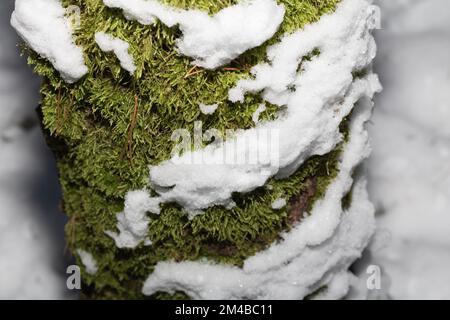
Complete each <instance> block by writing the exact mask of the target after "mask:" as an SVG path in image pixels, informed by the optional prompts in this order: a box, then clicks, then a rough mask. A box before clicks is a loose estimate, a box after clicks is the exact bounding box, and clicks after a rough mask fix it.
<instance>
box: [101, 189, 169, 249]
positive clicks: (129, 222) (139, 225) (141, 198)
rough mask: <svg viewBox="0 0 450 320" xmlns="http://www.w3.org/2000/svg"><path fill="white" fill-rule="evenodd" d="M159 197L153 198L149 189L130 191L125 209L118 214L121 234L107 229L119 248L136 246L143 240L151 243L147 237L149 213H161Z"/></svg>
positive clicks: (118, 226)
mask: <svg viewBox="0 0 450 320" xmlns="http://www.w3.org/2000/svg"><path fill="white" fill-rule="evenodd" d="M160 210H161V209H160V208H159V199H157V198H151V197H150V196H149V193H148V191H147V190H136V191H132V192H128V193H127V195H126V198H125V208H124V211H123V212H121V213H119V214H118V215H117V220H118V223H117V228H118V229H119V234H117V233H115V232H112V231H106V234H107V235H109V236H110V237H111V238H113V239H114V241H115V242H116V246H117V247H119V248H134V247H136V246H137V245H138V244H139V243H141V242H142V241H144V242H145V244H146V245H150V244H151V241H150V239H147V228H148V224H149V222H150V219H149V218H148V217H147V213H148V212H151V213H154V214H159V213H160Z"/></svg>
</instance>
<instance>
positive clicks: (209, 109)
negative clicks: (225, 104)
mask: <svg viewBox="0 0 450 320" xmlns="http://www.w3.org/2000/svg"><path fill="white" fill-rule="evenodd" d="M218 107H219V105H218V104H217V103H215V104H203V103H200V104H199V108H200V111H201V112H202V113H203V114H213V113H214V112H216V110H217V108H218Z"/></svg>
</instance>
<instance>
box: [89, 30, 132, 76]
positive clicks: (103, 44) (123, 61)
mask: <svg viewBox="0 0 450 320" xmlns="http://www.w3.org/2000/svg"><path fill="white" fill-rule="evenodd" d="M95 42H96V43H97V44H98V46H99V47H100V49H101V50H102V51H103V52H114V54H115V55H116V56H117V58H118V59H119V61H120V65H121V67H122V68H124V69H125V70H127V71H128V72H129V73H131V74H134V72H135V71H136V65H135V64H134V60H133V57H132V56H131V55H130V54H129V53H128V49H129V48H130V44H129V43H127V42H126V41H124V40H122V39H119V38H116V37H113V36H111V35H109V34H106V33H104V32H97V33H96V34H95Z"/></svg>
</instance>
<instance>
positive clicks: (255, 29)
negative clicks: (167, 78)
mask: <svg viewBox="0 0 450 320" xmlns="http://www.w3.org/2000/svg"><path fill="white" fill-rule="evenodd" d="M103 2H104V4H105V5H106V6H108V7H111V8H120V9H122V10H123V12H124V15H125V17H126V18H127V19H129V20H137V21H138V22H140V23H142V24H144V25H150V24H153V23H155V21H156V19H158V20H160V21H161V22H162V23H164V24H165V25H167V26H168V27H172V26H175V25H178V26H179V28H180V30H181V32H182V33H183V36H182V37H181V38H180V39H178V40H177V47H178V50H179V51H180V53H181V54H183V55H185V56H188V57H191V58H194V59H195V60H194V64H195V65H198V66H200V67H204V68H207V69H216V68H218V67H220V66H222V65H225V64H227V63H229V62H230V61H232V60H233V59H235V58H237V57H238V56H239V55H240V54H242V53H244V52H245V51H247V50H249V49H251V48H255V47H258V46H260V45H261V44H263V43H264V42H265V41H266V40H268V39H270V38H271V37H272V36H273V35H274V34H275V32H276V31H277V30H278V28H279V26H280V24H281V22H282V21H283V18H284V13H285V10H284V6H283V5H278V4H277V2H276V1H275V0H248V1H241V2H239V3H238V4H236V5H234V6H230V7H228V8H225V9H223V10H221V11H220V12H218V13H217V14H215V15H214V16H209V15H208V14H207V13H206V12H203V11H200V10H193V9H191V10H181V9H177V8H173V7H170V6H167V5H164V4H161V3H160V2H159V1H157V0H147V1H145V0H103Z"/></svg>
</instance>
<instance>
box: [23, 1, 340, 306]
mask: <svg viewBox="0 0 450 320" xmlns="http://www.w3.org/2000/svg"><path fill="white" fill-rule="evenodd" d="M62 2H63V5H64V6H68V5H76V6H78V7H79V8H80V9H81V19H80V21H81V25H80V26H79V28H78V29H77V30H76V31H75V42H76V44H77V45H79V46H81V47H82V48H83V51H84V56H85V62H86V65H87V66H88V69H89V72H88V74H87V75H86V76H85V77H83V78H82V79H81V80H79V81H78V82H76V83H75V84H68V83H66V82H65V81H63V80H62V79H61V77H60V75H59V73H58V72H57V71H56V70H55V69H54V68H53V67H52V66H51V64H50V63H49V62H48V61H47V60H45V59H43V58H41V57H40V56H39V55H37V54H36V53H34V52H33V51H29V54H30V58H29V60H30V63H31V64H33V65H34V66H35V70H36V71H37V73H39V74H40V75H42V76H43V83H42V88H41V93H42V119H43V125H44V128H45V132H46V135H47V136H48V141H49V145H50V147H51V148H52V150H53V151H54V153H55V155H56V157H57V163H58V169H59V175H60V181H61V186H62V190H63V210H64V212H65V213H66V214H67V215H68V217H69V223H68V224H67V226H66V236H67V242H68V245H69V247H70V248H71V249H72V252H74V253H75V252H76V250H77V249H83V250H85V251H87V252H90V253H91V254H92V256H93V257H94V258H95V260H96V263H97V266H98V272H96V273H95V274H89V273H87V272H83V282H84V286H83V292H84V296H85V297H87V298H104V299H106V298H108V299H109V298H113V299H118V298H125V299H129V298H144V295H143V294H142V293H141V290H142V283H143V282H144V280H145V279H146V278H147V277H148V275H149V274H151V273H152V271H153V268H154V266H155V265H156V264H157V263H158V262H159V261H165V260H174V261H186V260H191V261H196V260H199V259H202V258H205V257H206V258H207V259H209V260H212V261H217V262H220V263H223V264H229V265H235V266H242V264H243V261H244V260H245V259H246V258H248V257H250V256H252V255H254V254H255V253H257V252H259V251H261V250H263V249H265V248H267V247H268V246H269V245H270V244H272V243H273V242H275V241H276V240H278V239H279V237H280V234H281V233H282V232H283V231H287V230H289V229H290V228H292V227H293V226H294V225H296V224H298V223H299V222H300V221H301V220H302V218H304V215H305V214H306V212H309V209H311V207H312V205H313V204H314V202H315V201H316V200H317V199H319V198H320V197H321V196H323V194H324V192H325V190H326V188H327V186H328V185H329V184H330V182H331V181H332V180H333V178H334V177H336V174H337V172H338V162H339V156H340V154H341V149H342V146H343V144H345V141H344V142H342V143H341V144H339V145H338V146H337V147H336V148H335V149H334V150H333V151H331V152H329V153H328V154H325V155H322V156H314V157H312V158H310V159H308V160H307V161H306V162H304V163H303V165H302V166H301V167H300V168H299V169H298V170H297V172H296V173H295V174H293V175H292V176H290V177H289V178H287V179H282V180H275V179H270V180H269V181H268V183H267V184H266V185H265V186H264V187H261V188H257V189H256V190H254V191H252V192H250V193H246V194H236V195H235V196H234V197H233V200H234V201H235V203H236V206H235V207H234V208H232V209H226V208H224V207H220V206H215V207H211V208H208V209H207V210H205V213H204V214H203V215H199V216H197V217H195V218H194V219H189V218H188V216H187V215H186V213H185V212H184V211H183V210H182V208H181V207H180V206H178V205H176V204H173V203H167V204H163V205H162V211H161V214H160V215H158V216H156V215H152V218H151V220H150V223H149V226H148V238H149V239H151V241H152V245H151V246H147V245H145V244H144V243H142V244H140V245H139V246H137V247H136V248H134V249H127V248H118V247H117V246H116V245H115V243H114V240H113V239H112V238H111V237H109V236H108V235H107V234H105V230H116V224H117V218H116V215H117V213H118V212H121V211H122V210H123V206H124V199H125V195H126V194H127V192H128V191H130V190H140V189H143V188H146V187H149V186H148V176H149V166H150V165H157V164H159V163H161V162H162V161H164V160H167V159H169V158H170V156H171V152H172V150H173V149H174V147H175V145H176V143H177V142H176V141H173V140H172V139H171V137H172V133H173V132H174V131H175V130H177V129H180V128H186V129H188V130H190V131H192V132H193V131H194V123H195V122H196V121H201V122H202V125H203V130H204V131H206V130H208V129H210V128H215V129H218V130H219V131H221V132H225V131H226V130H227V129H248V128H251V127H253V126H254V125H255V124H254V122H253V121H252V115H253V114H254V112H255V111H256V109H257V108H258V106H259V105H260V104H261V102H262V98H261V97H260V96H259V95H257V94H249V95H247V96H246V98H245V100H244V102H242V103H241V102H239V103H231V102H230V101H229V100H228V91H229V89H230V88H231V87H233V86H234V85H235V84H236V82H237V81H238V80H239V79H242V78H243V77H250V76H251V75H250V68H251V67H252V66H254V65H256V64H258V63H260V62H262V61H264V60H265V58H266V54H267V53H266V49H267V47H268V46H270V45H271V44H274V43H276V42H278V41H279V39H280V37H281V36H282V35H284V34H286V33H290V32H293V31H295V30H298V29H301V28H303V27H304V26H305V25H307V24H310V23H313V22H315V21H318V20H319V18H320V17H321V16H322V15H324V14H326V13H329V12H331V11H333V10H334V9H335V6H336V4H337V3H338V0H295V1H291V0H279V1H278V3H280V4H283V5H284V6H285V9H286V14H285V18H284V21H283V22H282V24H281V26H280V29H279V30H278V32H277V33H276V35H275V36H274V37H273V38H272V39H270V40H269V41H267V42H265V43H264V44H263V45H261V46H259V47H257V48H254V49H251V50H249V51H247V52H245V53H244V54H242V55H241V56H239V57H238V58H237V59H235V60H233V61H232V62H231V63H229V64H228V65H226V66H223V67H220V68H218V69H216V70H206V69H203V68H200V67H193V66H192V64H191V62H192V60H191V59H189V58H188V57H185V56H182V55H180V54H179V53H178V52H177V50H176V47H175V39H176V38H178V37H179V36H180V30H179V29H178V28H177V27H172V28H169V27H167V26H165V25H164V24H162V23H160V22H156V23H155V24H153V25H148V26H145V25H142V24H140V23H138V22H136V21H129V20H127V19H126V18H125V17H124V15H123V14H122V12H121V11H120V10H116V9H110V8H108V7H106V6H105V5H104V4H103V3H102V1H101V0H64V1H62ZM162 2H165V3H166V4H169V5H172V6H177V7H182V8H198V9H202V10H206V11H208V12H209V13H210V14H214V13H217V12H218V11H219V10H221V9H223V8H225V7H228V6H230V5H233V4H235V3H236V2H237V1H235V0H222V1H216V0H164V1H162ZM98 31H104V32H108V33H109V34H112V35H114V36H116V37H118V38H120V39H122V40H125V41H126V42H128V43H129V44H130V50H129V52H130V54H131V55H132V56H133V57H134V60H135V65H136V68H137V69H136V71H135V72H134V74H133V75H130V74H129V72H127V71H125V70H123V69H122V68H121V67H120V64H119V61H118V60H117V58H116V56H115V55H114V54H112V53H105V52H103V51H101V50H100V49H99V47H98V46H97V45H96V43H95V41H94V36H95V33H96V32H98ZM315 54H319V52H311V53H310V55H309V56H306V57H305V58H304V59H311V57H312V56H314V55H315ZM199 104H219V106H220V107H219V108H218V109H217V111H216V112H215V113H213V114H209V115H207V114H203V113H202V112H201V110H200V109H199ZM266 105H267V109H266V110H265V111H264V112H263V113H262V114H261V116H260V118H261V119H262V120H271V119H275V118H276V117H277V111H278V107H276V106H272V105H270V104H266ZM341 132H342V133H343V134H344V136H347V120H344V121H343V122H342V124H341ZM280 197H283V198H285V199H287V206H285V207H282V208H279V209H273V208H272V203H273V202H274V201H275V200H276V199H278V198H280ZM80 264H81V261H80ZM177 297H178V298H180V297H185V295H184V294H183V293H176V294H175V295H169V294H165V293H160V294H155V295H153V296H152V297H151V298H177Z"/></svg>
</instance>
